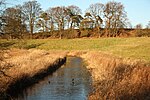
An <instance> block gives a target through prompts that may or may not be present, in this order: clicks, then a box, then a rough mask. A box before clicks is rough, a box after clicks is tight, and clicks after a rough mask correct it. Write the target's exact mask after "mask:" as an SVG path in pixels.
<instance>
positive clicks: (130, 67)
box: [82, 52, 150, 100]
mask: <svg viewBox="0 0 150 100" xmlns="http://www.w3.org/2000/svg"><path fill="white" fill-rule="evenodd" d="M82 58H84V59H85V60H86V61H87V62H88V64H89V66H87V68H88V69H90V70H91V73H92V76H93V80H94V88H95V89H94V90H95V91H93V93H92V94H90V95H89V100H107V99H108V100H116V99H117V100H135V99H136V100H149V99H150V94H149V93H150V73H149V72H150V66H149V65H148V64H145V63H143V62H141V61H137V60H132V59H123V58H118V57H115V56H112V55H110V54H104V53H101V52H87V53H86V54H84V55H82Z"/></svg>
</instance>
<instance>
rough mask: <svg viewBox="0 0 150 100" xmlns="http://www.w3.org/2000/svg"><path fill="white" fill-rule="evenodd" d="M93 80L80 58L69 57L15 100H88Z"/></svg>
mask: <svg viewBox="0 0 150 100" xmlns="http://www.w3.org/2000/svg"><path fill="white" fill-rule="evenodd" d="M90 92H92V78H91V75H90V73H89V72H88V70H87V69H86V68H85V65H84V63H83V60H82V59H81V58H79V57H68V58H67V61H66V64H65V65H63V66H62V67H61V68H59V69H58V70H57V71H56V72H54V73H53V74H52V75H49V76H47V77H45V78H44V79H43V80H41V81H40V82H38V83H36V84H34V85H33V86H30V87H28V88H27V89H24V90H23V92H22V93H20V94H18V96H17V97H15V98H13V99H14V100H87V95H88V94H89V93H90Z"/></svg>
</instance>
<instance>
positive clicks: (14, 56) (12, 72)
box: [0, 49, 66, 96]
mask: <svg viewBox="0 0 150 100" xmlns="http://www.w3.org/2000/svg"><path fill="white" fill-rule="evenodd" d="M3 55H4V56H5V58H4V59H3V61H1V68H3V72H4V73H5V74H4V73H0V94H1V95H2V94H3V96H4V93H6V92H12V91H15V90H13V89H15V88H17V89H18V88H22V87H24V86H28V85H29V84H30V82H31V83H32V82H36V81H37V80H38V79H40V77H43V75H46V74H47V73H49V72H52V71H54V70H55V69H57V67H58V66H60V65H61V64H62V63H64V61H65V57H66V52H58V51H57V52H55V51H52V52H50V51H44V50H35V49H30V50H21V49H12V50H7V52H6V53H4V54H3ZM2 63H3V64H2ZM7 64H10V65H11V67H10V68H8V67H7ZM1 70H2V69H1ZM16 86H17V87H16ZM1 95H0V96H1Z"/></svg>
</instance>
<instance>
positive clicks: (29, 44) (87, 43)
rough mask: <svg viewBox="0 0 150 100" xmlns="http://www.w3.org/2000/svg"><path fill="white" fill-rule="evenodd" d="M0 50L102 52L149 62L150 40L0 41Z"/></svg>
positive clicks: (143, 38)
mask: <svg viewBox="0 0 150 100" xmlns="http://www.w3.org/2000/svg"><path fill="white" fill-rule="evenodd" d="M0 48H1V49H10V48H23V49H31V48H37V49H44V50H54V51H55V50H62V51H64V50H67V51H72V50H86V51H102V52H105V53H110V54H113V55H117V56H121V57H127V58H128V57H130V58H134V59H142V60H146V61H150V55H149V54H150V38H148V37H142V38H137V37H136V38H97V39H93V38H92V39H87V38H86V39H37V40H9V41H7V40H0Z"/></svg>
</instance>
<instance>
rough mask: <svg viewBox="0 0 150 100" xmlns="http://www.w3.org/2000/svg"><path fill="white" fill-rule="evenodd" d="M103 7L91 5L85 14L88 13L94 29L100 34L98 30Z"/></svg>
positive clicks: (96, 4) (101, 21) (99, 4)
mask: <svg viewBox="0 0 150 100" xmlns="http://www.w3.org/2000/svg"><path fill="white" fill-rule="evenodd" d="M103 10H104V5H103V4H102V3H95V4H91V5H90V6H89V8H88V9H87V12H89V13H90V14H91V15H92V17H93V18H92V19H93V20H94V23H95V27H96V28H97V32H98V33H100V28H101V26H102V23H103V20H102V18H101V17H102V15H103Z"/></svg>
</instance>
